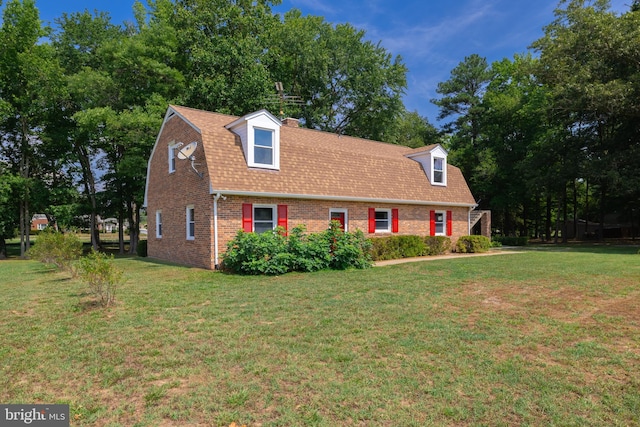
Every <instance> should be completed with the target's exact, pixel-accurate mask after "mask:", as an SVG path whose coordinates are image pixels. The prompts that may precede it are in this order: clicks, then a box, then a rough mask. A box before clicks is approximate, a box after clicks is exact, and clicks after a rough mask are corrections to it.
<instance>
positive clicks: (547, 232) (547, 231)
mask: <svg viewBox="0 0 640 427" xmlns="http://www.w3.org/2000/svg"><path fill="white" fill-rule="evenodd" d="M546 213H547V215H546V218H545V223H544V233H545V236H546V238H545V240H546V241H547V242H549V241H550V240H551V195H547V212H546Z"/></svg>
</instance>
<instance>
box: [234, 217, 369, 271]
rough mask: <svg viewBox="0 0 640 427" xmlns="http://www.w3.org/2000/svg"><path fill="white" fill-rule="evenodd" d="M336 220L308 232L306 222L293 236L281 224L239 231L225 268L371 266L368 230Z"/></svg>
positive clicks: (256, 269)
mask: <svg viewBox="0 0 640 427" xmlns="http://www.w3.org/2000/svg"><path fill="white" fill-rule="evenodd" d="M334 222H335V221H334ZM334 222H332V223H331V226H330V228H329V229H328V230H327V231H324V232H322V233H312V234H305V227H304V226H298V227H295V228H294V229H293V230H292V231H291V234H290V235H289V236H287V235H286V234H285V233H284V230H283V229H281V228H278V229H276V230H273V231H268V232H265V233H260V234H256V233H246V232H244V231H239V232H238V234H237V235H236V237H235V238H234V239H233V240H232V241H231V242H229V244H228V245H227V251H226V252H225V253H224V254H223V255H222V268H223V269H224V270H226V271H229V272H234V273H240V274H284V273H287V272H290V271H305V272H309V271H318V270H322V269H326V268H333V269H346V268H365V267H368V266H370V265H371V260H370V258H369V257H368V250H369V246H368V244H369V243H368V241H367V240H366V239H365V238H364V234H363V233H362V232H356V233H345V232H344V231H342V230H341V229H340V225H339V223H337V222H336V223H335V224H334Z"/></svg>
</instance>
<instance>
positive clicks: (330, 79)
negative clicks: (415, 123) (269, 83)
mask: <svg viewBox="0 0 640 427" xmlns="http://www.w3.org/2000/svg"><path fill="white" fill-rule="evenodd" d="M364 37H365V32H364V31H362V30H357V29H355V28H354V27H353V26H351V25H349V24H338V25H335V26H333V25H331V24H329V23H327V22H325V21H324V19H323V18H321V17H315V16H308V17H303V16H302V15H301V13H300V11H298V10H295V9H294V10H292V11H290V12H288V13H286V14H285V16H284V20H283V23H282V24H281V25H279V26H275V27H273V28H272V33H271V35H270V37H269V40H270V44H269V57H268V60H269V68H270V70H272V73H273V76H274V77H273V78H274V80H277V81H282V82H285V83H288V84H285V87H287V88H290V92H291V94H293V95H296V96H299V97H300V98H301V99H302V100H304V101H305V102H306V104H305V106H304V107H303V108H302V111H301V114H302V118H303V120H304V123H305V126H307V127H309V128H315V129H320V130H324V131H328V132H335V133H340V134H347V135H353V136H359V137H363V138H370V139H376V140H383V139H384V137H385V134H386V133H387V132H388V129H389V128H390V127H392V126H393V125H394V123H395V121H396V120H397V119H398V118H399V117H400V116H401V115H402V114H403V112H404V106H403V104H402V100H401V96H402V94H403V93H404V90H405V89H406V84H407V83H406V72H407V69H406V67H405V66H404V64H403V63H402V60H401V58H400V57H395V58H394V57H392V56H391V54H389V53H388V52H387V51H386V50H385V49H384V48H383V47H382V46H381V45H380V44H379V43H378V44H375V43H372V42H370V41H365V40H364Z"/></svg>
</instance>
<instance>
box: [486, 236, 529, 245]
mask: <svg viewBox="0 0 640 427" xmlns="http://www.w3.org/2000/svg"><path fill="white" fill-rule="evenodd" d="M493 240H494V241H495V242H500V243H501V244H502V245H504V246H527V245H528V244H529V238H528V237H527V236H521V237H515V236H493Z"/></svg>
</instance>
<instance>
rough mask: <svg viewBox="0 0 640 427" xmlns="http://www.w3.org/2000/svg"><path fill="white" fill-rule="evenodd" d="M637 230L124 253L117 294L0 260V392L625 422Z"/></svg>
mask: <svg viewBox="0 0 640 427" xmlns="http://www.w3.org/2000/svg"><path fill="white" fill-rule="evenodd" d="M637 250H638V249H637V248H630V247H627V248H610V247H602V248H595V247H594V248H589V247H587V248H578V249H575V250H571V249H563V250H556V251H528V252H527V253H525V254H517V255H503V256H493V257H476V258H471V257H469V258H467V257H459V258H456V259H443V260H432V261H429V262H416V263H409V264H401V265H394V266H388V267H377V268H373V269H369V270H354V271H344V272H335V271H334V272H319V273H312V274H287V275H284V276H277V277H241V276H231V275H225V274H221V273H214V272H210V271H203V270H198V269H189V268H185V267H177V266H171V265H166V264H161V263H154V262H152V261H147V260H143V259H136V258H123V259H118V260H117V261H116V262H117V264H118V266H119V267H120V268H122V269H124V270H125V277H126V278H127V282H126V284H125V285H124V286H122V287H121V288H120V289H119V290H118V293H117V295H116V298H117V304H116V305H115V306H114V307H112V308H109V309H106V310H105V309H99V308H96V307H94V306H93V305H92V304H91V303H90V302H89V301H88V300H87V298H86V296H84V294H83V293H84V288H83V287H82V285H81V284H80V283H79V282H76V281H74V280H71V279H69V278H68V276H67V275H65V274H63V273H55V272H50V271H49V270H47V268H46V267H44V266H43V265H41V264H38V263H36V262H33V261H19V260H9V261H0V293H1V294H2V298H1V299H0V331H1V333H0V370H1V372H0V403H68V404H69V405H70V409H71V419H72V422H71V425H99V426H103V425H110V426H117V425H122V426H134V425H138V426H157V425H162V426H184V425H201V426H210V425H221V426H228V425H230V424H231V423H233V422H235V423H237V424H239V425H242V424H246V425H247V426H259V425H262V426H269V425H283V426H291V425H326V426H335V425H389V426H396V425H398V426H400V425H401V426H409V425H416V426H424V425H452V424H453V425H496V426H499V425H504V426H511V425H522V424H524V425H553V424H556V425H563V426H564V425H594V426H595V425H620V426H623V425H634V424H638V423H640V255H639V254H637V253H636V252H637Z"/></svg>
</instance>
